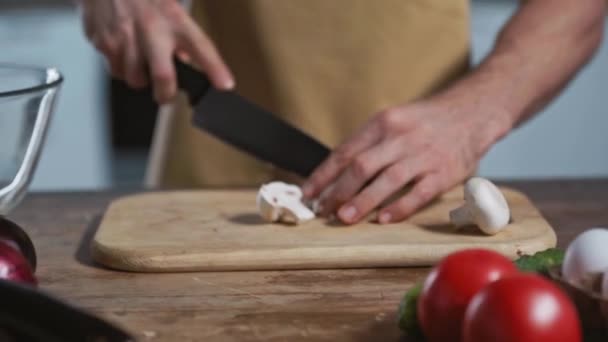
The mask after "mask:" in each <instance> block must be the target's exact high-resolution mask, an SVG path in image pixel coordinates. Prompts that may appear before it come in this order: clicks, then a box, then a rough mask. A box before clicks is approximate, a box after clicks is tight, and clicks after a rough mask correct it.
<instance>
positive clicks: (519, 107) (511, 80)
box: [303, 0, 606, 224]
mask: <svg viewBox="0 0 608 342" xmlns="http://www.w3.org/2000/svg"><path fill="white" fill-rule="evenodd" d="M605 10H606V3H605V1H604V0H553V1H544V0H535V1H534V0H528V1H526V2H524V3H523V4H522V6H521V7H520V9H519V11H518V12H517V13H516V14H515V15H514V16H513V17H512V18H511V20H510V21H509V23H508V24H507V25H506V26H505V27H504V29H503V30H502V32H501V33H500V35H499V37H498V39H497V42H496V45H495V47H494V50H493V51H492V52H491V53H490V54H489V56H488V57H487V58H486V59H485V60H484V62H483V63H482V64H481V65H480V66H479V67H478V68H477V69H476V70H474V71H473V72H472V73H470V74H469V75H467V77H465V78H463V79H462V80H459V81H458V82H456V83H454V84H453V85H452V86H451V87H449V88H447V89H446V90H445V91H444V92H442V93H441V94H438V95H436V96H434V97H431V98H428V99H426V100H424V101H421V102H418V103H415V104H409V105H403V106H400V107H397V108H394V109H390V110H387V111H384V112H382V113H379V114H378V115H376V117H375V118H373V119H372V120H371V121H370V122H369V123H368V124H367V125H366V126H365V127H364V128H363V129H362V130H361V131H360V132H359V133H357V134H355V135H354V136H353V137H352V138H351V139H349V140H348V141H347V142H345V143H344V144H342V145H341V146H339V147H338V148H337V149H336V150H335V152H334V153H332V154H331V155H330V157H329V158H328V159H327V160H326V161H325V162H324V163H323V164H322V165H321V166H319V167H318V169H317V170H315V172H313V175H312V176H311V177H310V179H309V180H308V181H307V183H306V184H304V185H303V189H304V193H305V195H306V196H307V197H309V198H312V197H316V196H318V195H319V194H320V195H321V196H320V206H321V208H322V214H325V215H327V214H330V213H336V212H337V214H338V217H339V218H340V219H341V220H342V221H343V222H345V223H347V224H352V223H356V222H358V221H359V220H361V219H362V218H364V217H365V216H366V215H367V214H369V213H370V212H371V211H372V210H373V209H375V208H376V207H378V206H381V207H382V208H381V209H380V211H379V216H378V220H379V221H380V222H381V223H388V222H395V221H400V220H403V219H405V218H407V217H408V216H409V215H411V214H412V213H414V211H415V210H416V209H418V208H420V207H421V206H423V205H425V204H426V203H428V202H429V201H430V200H432V199H433V198H434V197H435V196H437V195H438V194H440V193H441V192H443V191H444V190H447V189H449V188H450V187H452V186H453V185H456V184H457V183H459V182H460V181H462V180H464V178H466V177H467V176H468V175H470V173H471V172H472V171H473V170H474V169H475V167H476V165H477V164H478V162H479V160H480V158H481V157H482V156H483V155H484V154H485V152H486V151H487V150H488V149H489V148H490V147H491V146H492V144H494V143H495V142H496V141H498V140H499V139H500V138H502V137H503V136H504V135H505V134H507V133H508V131H509V130H510V129H512V128H513V127H515V126H517V125H519V124H521V123H522V122H523V121H524V120H526V119H527V118H529V117H530V116H531V115H532V114H534V113H535V112H537V111H538V110H539V109H541V108H543V107H544V106H545V105H546V104H547V103H548V102H549V101H550V100H551V99H552V98H553V97H554V96H556V95H557V94H558V93H559V92H560V91H561V89H563V87H564V86H565V85H566V83H567V82H568V81H569V80H570V79H571V78H572V77H573V76H574V75H575V73H576V72H577V71H578V70H579V69H580V68H581V67H582V66H583V65H584V64H585V63H586V62H587V61H588V60H589V58H590V57H591V56H592V55H593V53H594V51H595V50H596V49H597V47H598V45H599V42H600V39H601V36H602V32H603V27H604V15H605ZM409 184H411V185H412V187H411V189H410V190H409V192H407V193H406V194H405V195H403V196H402V197H400V198H398V199H397V200H395V201H394V202H392V203H388V205H387V206H384V205H383V204H384V203H383V202H384V201H386V200H387V199H388V198H389V196H391V195H393V194H397V193H398V192H399V191H400V190H402V189H403V188H404V186H406V185H409Z"/></svg>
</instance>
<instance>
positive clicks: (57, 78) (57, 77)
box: [0, 63, 63, 98]
mask: <svg viewBox="0 0 608 342" xmlns="http://www.w3.org/2000/svg"><path fill="white" fill-rule="evenodd" d="M0 69H16V70H23V71H30V72H32V71H33V72H40V73H46V74H47V75H48V74H49V73H50V72H51V73H53V76H54V77H53V78H52V79H51V80H47V81H46V82H44V83H40V84H36V85H33V86H31V87H25V88H19V89H12V90H8V91H4V92H2V91H0V98H2V97H9V96H18V95H25V94H31V93H36V92H39V91H43V90H47V89H51V88H55V87H57V86H58V85H60V84H61V83H62V82H63V75H62V74H61V73H60V72H59V71H58V70H57V69H56V68H52V67H39V66H32V65H25V64H15V63H0Z"/></svg>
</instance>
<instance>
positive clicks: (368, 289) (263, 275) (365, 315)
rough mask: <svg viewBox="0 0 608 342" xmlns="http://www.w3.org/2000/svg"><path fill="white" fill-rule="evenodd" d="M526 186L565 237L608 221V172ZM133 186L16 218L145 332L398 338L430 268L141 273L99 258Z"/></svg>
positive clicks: (43, 198) (60, 277) (49, 259)
mask: <svg viewBox="0 0 608 342" xmlns="http://www.w3.org/2000/svg"><path fill="white" fill-rule="evenodd" d="M503 184H505V185H508V186H512V187H514V188H516V189H519V190H521V191H523V192H524V193H526V194H527V195H528V196H529V197H530V198H531V199H532V201H533V202H534V204H535V205H536V206H537V207H538V208H539V209H540V210H541V212H542V213H543V215H544V216H545V217H546V218H547V220H548V221H549V223H550V224H551V225H552V226H553V227H554V228H555V230H556V232H557V236H558V244H559V246H560V247H565V246H566V245H567V244H568V242H569V241H571V239H572V238H573V237H574V236H576V235H577V234H578V233H580V232H581V231H583V230H584V229H586V228H589V227H592V226H608V180H585V181H575V180H572V181H542V182H540V181H538V182H537V181H530V182H512V183H503ZM127 193H129V192H126V191H123V192H99V193H49V194H32V195H30V196H29V197H28V198H27V199H26V200H25V201H24V203H23V204H22V205H21V206H20V208H19V209H17V210H16V211H15V212H14V213H13V214H12V215H11V216H10V218H11V219H12V220H14V221H15V222H17V223H19V224H20V225H22V226H23V227H24V228H25V229H26V230H27V231H28V233H29V234H30V235H31V237H32V239H33V241H34V244H35V245H36V248H37V252H38V264H39V268H38V270H37V275H38V277H39V281H40V287H41V288H42V289H43V290H45V291H48V292H50V293H51V294H54V295H55V296H57V297H59V298H62V299H64V300H65V301H67V302H69V303H71V304H73V305H76V306H78V307H81V308H84V309H86V310H89V311H91V312H93V313H95V314H97V315H99V316H100V317H102V318H105V319H107V320H109V321H111V322H113V323H116V324H117V325H120V326H122V327H124V328H125V329H126V330H128V331H130V332H131V333H132V334H133V335H135V336H136V337H137V338H138V341H297V340H313V341H396V340H399V339H400V333H399V330H398V328H397V326H396V323H395V320H396V318H395V311H396V308H397V305H398V303H399V300H400V298H401V296H402V295H403V293H404V291H406V290H407V289H409V288H410V287H411V286H412V285H413V284H414V283H415V282H417V281H420V280H422V279H423V278H424V276H425V275H426V274H427V272H428V269H426V268H402V269H396V268H392V269H360V270H323V271H281V272H240V273H239V272H223V273H174V274H137V273H128V272H119V271H113V270H109V269H105V268H103V267H100V266H98V265H95V264H94V263H93V262H92V260H91V258H90V256H89V253H88V245H89V242H90V240H91V238H92V236H93V234H94V233H95V231H96V229H97V226H98V224H99V220H100V217H101V215H102V214H103V212H104V210H105V208H106V206H107V205H108V203H109V202H110V201H111V200H112V199H114V198H116V197H119V196H121V195H124V194H127Z"/></svg>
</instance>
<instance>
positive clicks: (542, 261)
mask: <svg viewBox="0 0 608 342" xmlns="http://www.w3.org/2000/svg"><path fill="white" fill-rule="evenodd" d="M563 261H564V251H563V250H561V249H558V248H549V249H546V250H544V251H541V252H537V253H535V254H533V255H523V256H521V257H520V258H519V259H517V260H516V261H515V265H516V266H517V268H519V270H520V271H524V272H536V273H540V274H544V275H546V274H547V272H548V270H549V269H550V268H552V267H555V266H559V265H561V264H562V262H563Z"/></svg>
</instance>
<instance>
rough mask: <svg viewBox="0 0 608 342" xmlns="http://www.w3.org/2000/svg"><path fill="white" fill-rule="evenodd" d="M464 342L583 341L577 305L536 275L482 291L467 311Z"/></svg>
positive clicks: (520, 276)
mask: <svg viewBox="0 0 608 342" xmlns="http://www.w3.org/2000/svg"><path fill="white" fill-rule="evenodd" d="M463 330H464V331H463V340H464V342H486V341H494V342H507V341H509V342H511V341H517V342H532V341H534V342H536V341H556V342H558V341H559V342H579V341H582V333H581V331H582V329H581V326H580V321H579V319H578V315H577V312H576V308H575V306H574V304H573V303H572V302H571V301H570V299H569V298H568V297H567V296H566V295H565V294H564V293H563V292H562V291H561V290H560V289H559V288H558V287H557V286H556V285H554V284H553V283H551V282H550V281H549V280H546V279H544V278H542V277H540V276H538V275H534V274H523V273H522V274H517V275H514V276H510V277H507V278H503V279H500V280H498V281H496V282H494V283H492V284H489V285H488V286H486V287H485V288H484V289H483V290H481V291H480V292H479V293H478V294H477V295H475V297H473V300H472V301H471V304H470V305H469V307H468V308H467V311H466V314H465V319H464V326H463Z"/></svg>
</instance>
